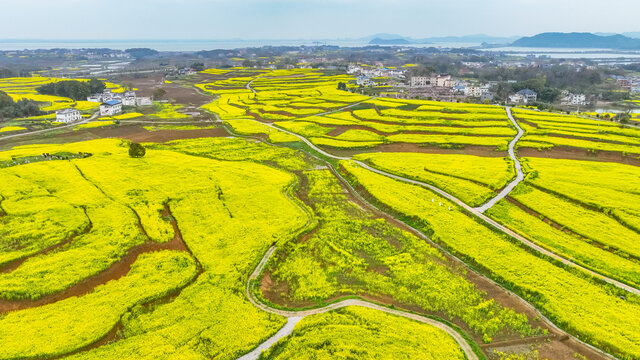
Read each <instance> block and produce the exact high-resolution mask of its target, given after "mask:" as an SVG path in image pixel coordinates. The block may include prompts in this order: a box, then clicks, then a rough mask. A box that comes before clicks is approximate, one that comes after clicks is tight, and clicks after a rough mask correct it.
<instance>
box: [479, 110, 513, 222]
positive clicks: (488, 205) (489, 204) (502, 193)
mask: <svg viewBox="0 0 640 360" xmlns="http://www.w3.org/2000/svg"><path fill="white" fill-rule="evenodd" d="M507 116H508V117H509V120H510V121H511V123H512V124H513V125H514V126H515V127H516V129H518V134H517V135H516V137H514V138H513V140H511V141H510V142H509V156H510V157H511V160H513V163H514V164H515V167H516V178H515V180H513V181H512V182H511V183H509V185H507V186H506V187H505V188H504V189H502V191H500V193H499V194H498V195H497V196H496V197H494V198H493V199H491V200H489V201H487V202H486V203H485V204H484V205H482V206H479V207H477V208H475V210H477V211H479V212H481V213H484V212H485V211H487V210H489V209H490V208H491V207H492V206H493V205H495V204H496V203H497V202H498V201H500V200H502V199H503V198H504V197H505V196H507V195H509V193H510V192H511V191H512V190H513V189H514V188H515V187H516V185H518V184H519V183H520V182H521V181H522V180H524V174H523V173H522V166H521V165H520V160H518V157H517V156H516V151H515V147H516V144H517V143H518V140H520V138H521V137H522V135H524V130H522V128H521V127H520V125H518V122H517V121H516V119H514V118H513V115H511V107H509V106H507Z"/></svg>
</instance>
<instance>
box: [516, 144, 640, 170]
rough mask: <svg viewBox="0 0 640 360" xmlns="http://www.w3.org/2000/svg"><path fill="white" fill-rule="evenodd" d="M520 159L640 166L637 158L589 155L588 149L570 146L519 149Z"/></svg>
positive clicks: (613, 153)
mask: <svg viewBox="0 0 640 360" xmlns="http://www.w3.org/2000/svg"><path fill="white" fill-rule="evenodd" d="M517 155H518V157H520V158H522V157H540V158H549V159H569V160H589V161H602V162H616V163H620V164H627V165H634V166H640V159H639V158H638V157H637V156H635V155H631V156H623V155H622V153H620V152H614V151H598V152H597V153H595V154H593V153H589V152H588V151H587V149H581V148H575V147H570V146H554V147H553V148H551V149H549V150H538V149H534V148H529V147H523V148H519V149H518V154H517Z"/></svg>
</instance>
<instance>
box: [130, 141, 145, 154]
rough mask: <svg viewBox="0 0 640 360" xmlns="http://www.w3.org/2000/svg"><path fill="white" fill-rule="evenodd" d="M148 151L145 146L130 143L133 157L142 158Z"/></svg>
mask: <svg viewBox="0 0 640 360" xmlns="http://www.w3.org/2000/svg"><path fill="white" fill-rule="evenodd" d="M146 153H147V150H146V149H145V148H144V146H142V145H140V144H138V143H135V142H132V143H131V144H129V156H131V157H132V158H141V157H143V156H144V154H146Z"/></svg>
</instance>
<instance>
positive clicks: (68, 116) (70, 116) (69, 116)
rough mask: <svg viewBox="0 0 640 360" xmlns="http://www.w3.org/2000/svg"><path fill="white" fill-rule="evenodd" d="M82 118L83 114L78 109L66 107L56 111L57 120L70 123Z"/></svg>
mask: <svg viewBox="0 0 640 360" xmlns="http://www.w3.org/2000/svg"><path fill="white" fill-rule="evenodd" d="M80 119H82V114H80V111H78V110H77V109H64V110H59V111H56V121H57V122H62V123H70V122H74V121H77V120H80Z"/></svg>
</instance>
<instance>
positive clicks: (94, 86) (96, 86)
mask: <svg viewBox="0 0 640 360" xmlns="http://www.w3.org/2000/svg"><path fill="white" fill-rule="evenodd" d="M87 86H89V91H91V93H92V94H96V93H100V92H102V91H103V90H104V89H106V88H107V86H106V85H105V84H104V82H102V81H100V80H98V79H91V80H89V82H87Z"/></svg>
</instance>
